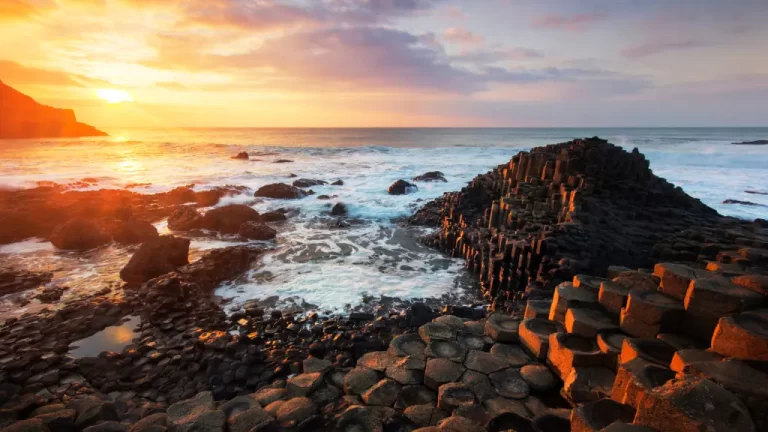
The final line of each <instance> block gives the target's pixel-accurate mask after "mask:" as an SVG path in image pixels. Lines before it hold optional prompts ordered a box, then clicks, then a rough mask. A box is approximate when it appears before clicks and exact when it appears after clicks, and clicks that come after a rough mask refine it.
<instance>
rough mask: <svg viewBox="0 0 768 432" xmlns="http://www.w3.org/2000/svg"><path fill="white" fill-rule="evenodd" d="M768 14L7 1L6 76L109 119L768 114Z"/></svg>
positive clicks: (363, 121) (390, 122)
mask: <svg viewBox="0 0 768 432" xmlns="http://www.w3.org/2000/svg"><path fill="white" fill-rule="evenodd" d="M766 22H768V1H766V0H729V1H724V0H643V1H636V0H602V1H601V0H538V1H525V0H197V1H194V0H0V80H2V81H3V82H4V83H6V84H8V85H11V86H12V87H14V88H17V89H18V90H20V91H22V92H24V93H26V94H28V95H30V96H32V97H34V98H35V99H36V100H38V101H39V102H41V103H45V104H48V105H53V106H58V107H67V108H72V109H74V110H75V111H76V113H77V116H78V119H79V120H81V121H84V122H87V123H89V124H93V125H95V126H97V127H103V128H109V127H176V126H182V127H190V126H200V127H412V126H422V127H475V126H476V127H486V126H487V127H502V126H509V127H580V126H638V127H643V126H768V54H767V53H768V26H766V25H765V23H766ZM121 100H122V101H121ZM118 101H121V102H120V103H115V102H118Z"/></svg>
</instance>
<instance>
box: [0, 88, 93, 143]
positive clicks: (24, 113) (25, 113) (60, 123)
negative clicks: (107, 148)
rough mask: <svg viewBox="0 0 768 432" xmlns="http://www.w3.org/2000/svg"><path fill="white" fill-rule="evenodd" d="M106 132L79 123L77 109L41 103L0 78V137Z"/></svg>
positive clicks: (16, 137) (86, 134)
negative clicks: (54, 106) (76, 115)
mask: <svg viewBox="0 0 768 432" xmlns="http://www.w3.org/2000/svg"><path fill="white" fill-rule="evenodd" d="M106 135H107V134H106V133H104V132H102V131H100V130H98V129H96V128H94V127H93V126H89V125H87V124H85V123H79V122H78V121H77V119H76V118H75V112H74V111H72V110H70V109H60V108H53V107H50V106H47V105H41V104H39V103H37V102H35V100H34V99H32V98H31V97H29V96H27V95H25V94H23V93H21V92H19V91H17V90H14V89H13V88H11V87H9V86H8V85H6V84H4V83H3V82H2V81H0V139H22V138H75V137H88V136H106Z"/></svg>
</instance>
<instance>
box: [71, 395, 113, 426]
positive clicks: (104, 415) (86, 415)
mask: <svg viewBox="0 0 768 432" xmlns="http://www.w3.org/2000/svg"><path fill="white" fill-rule="evenodd" d="M70 406H71V407H72V408H74V409H75V411H76V412H77V418H76V419H75V426H76V427H78V428H81V429H82V428H86V427H88V426H92V425H94V424H96V423H99V422H101V421H117V420H118V417H117V412H116V411H115V407H114V405H112V404H111V403H108V402H104V401H103V400H101V399H99V398H97V397H95V396H88V397H86V398H83V399H80V400H78V401H77V402H75V403H73V404H71V405H70Z"/></svg>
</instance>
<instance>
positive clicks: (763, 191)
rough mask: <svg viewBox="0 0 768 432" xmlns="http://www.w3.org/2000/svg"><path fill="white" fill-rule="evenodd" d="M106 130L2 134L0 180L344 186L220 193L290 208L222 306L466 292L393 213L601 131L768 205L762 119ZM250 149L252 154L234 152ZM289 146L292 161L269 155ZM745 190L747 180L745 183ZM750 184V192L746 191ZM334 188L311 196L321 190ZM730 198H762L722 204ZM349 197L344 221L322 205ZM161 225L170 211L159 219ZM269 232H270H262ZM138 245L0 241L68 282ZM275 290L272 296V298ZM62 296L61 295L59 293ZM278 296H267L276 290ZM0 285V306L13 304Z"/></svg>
mask: <svg viewBox="0 0 768 432" xmlns="http://www.w3.org/2000/svg"><path fill="white" fill-rule="evenodd" d="M107 132H109V133H110V135H111V136H110V137H106V138H95V139H91V138H83V139H75V140H72V139H61V140H59V139H51V140H19V141H0V156H1V157H0V187H6V188H29V187H35V186H36V185H37V184H40V183H39V182H55V183H60V184H69V183H73V182H77V181H79V180H81V179H83V178H92V179H96V180H97V182H96V183H95V184H93V185H90V186H89V185H83V186H82V188H86V189H87V188H91V189H99V188H125V187H127V186H129V185H130V186H131V187H132V190H134V191H136V192H140V193H154V192H162V191H167V190H170V189H172V188H174V187H177V186H182V185H190V184H194V185H195V186H194V187H195V189H197V190H204V189H207V188H212V187H215V186H221V185H244V186H248V187H250V188H252V189H254V190H255V189H257V188H258V187H260V186H263V185H265V184H269V183H276V182H285V183H290V182H292V181H293V180H294V179H293V178H290V175H291V174H295V175H296V176H297V177H298V178H309V179H320V180H324V181H327V182H329V183H330V182H333V181H335V180H342V181H343V182H344V185H343V186H331V185H326V186H319V187H314V188H312V189H313V190H314V191H315V192H316V193H317V195H315V196H310V197H307V198H304V199H301V200H296V201H282V200H266V199H255V198H253V196H252V193H251V194H247V195H245V194H244V195H238V196H234V197H229V198H226V199H224V200H222V202H221V203H220V204H219V205H226V204H230V203H246V204H249V205H252V206H253V207H254V208H255V209H256V210H258V211H260V212H264V211H269V210H273V209H276V208H280V207H285V208H292V209H295V210H296V212H295V213H296V214H295V216H294V217H292V218H291V219H290V221H289V222H287V223H283V224H281V225H279V226H277V227H278V238H277V240H276V242H274V243H269V244H268V246H270V247H272V248H273V249H272V250H271V251H270V252H268V253H267V254H265V256H264V257H263V258H262V260H261V263H260V265H259V266H257V268H255V269H254V270H252V271H251V272H250V273H249V274H248V275H246V276H245V278H243V279H242V280H238V281H237V282H236V283H229V284H226V285H224V286H222V287H220V288H219V289H218V290H217V291H216V293H217V295H220V296H222V297H225V298H231V299H232V302H231V303H230V304H231V305H232V306H231V307H233V308H234V307H237V305H239V304H241V303H242V302H244V301H245V300H248V299H266V298H270V297H271V298H272V301H273V303H274V304H276V305H277V306H280V307H285V306H290V305H294V304H297V305H304V307H305V308H313V309H315V308H316V309H318V310H324V311H329V312H334V311H339V312H343V311H345V310H349V309H350V307H354V305H356V304H359V303H360V302H361V301H365V298H366V296H367V295H371V296H382V295H384V296H390V297H398V298H404V299H410V298H423V297H439V296H443V295H464V294H466V293H467V292H468V291H469V290H471V287H472V281H471V278H468V277H467V275H466V274H465V273H464V272H463V270H462V266H461V262H459V261H457V260H453V259H449V258H447V257H445V256H443V255H441V254H439V253H437V252H435V251H433V250H430V249H427V248H424V247H422V246H420V245H419V244H418V241H417V237H418V236H419V235H420V234H423V231H420V230H416V229H405V228H401V227H398V225H397V224H396V223H395V222H394V219H396V218H398V217H402V216H407V215H409V214H411V213H412V212H413V211H414V210H415V209H417V208H418V207H419V206H420V205H421V204H423V203H424V202H426V201H428V200H430V199H433V198H436V197H438V196H440V195H442V194H443V193H444V192H448V191H454V190H458V189H461V187H463V186H464V185H465V184H466V183H467V182H468V181H470V180H471V179H472V178H473V177H474V176H475V175H477V174H480V173H483V172H486V171H488V170H490V169H492V168H493V167H495V166H496V165H499V164H502V163H506V162H507V161H508V160H509V159H510V158H511V157H512V156H513V155H514V154H516V153H517V152H518V151H521V150H528V149H530V148H531V147H535V146H539V145H545V144H552V143H558V142H563V141H568V140H571V139H573V138H579V137H591V136H595V135H597V136H599V137H601V138H604V139H607V140H609V141H610V142H612V143H614V144H617V145H620V146H622V147H624V148H625V149H627V150H632V148H634V147H637V148H638V149H639V150H640V151H641V152H642V153H643V154H645V156H646V157H647V158H648V159H649V160H650V161H651V169H652V170H653V171H654V173H656V174H657V175H659V176H661V177H664V178H666V179H667V180H668V181H670V182H672V183H674V184H675V185H678V186H680V187H682V188H683V190H685V191H686V192H687V193H688V194H690V195H692V196H694V197H697V198H699V199H701V200H702V201H703V202H704V203H706V204H707V205H709V206H711V207H713V208H715V209H717V211H719V212H720V213H721V214H723V215H728V216H734V217H738V218H744V219H754V218H768V146H744V145H732V144H731V143H732V142H738V141H751V140H757V139H766V138H768V128H578V129H576V128H567V129H566V128H562V129H561V128H547V129H108V130H107ZM241 151H247V152H249V153H250V154H251V161H242V160H234V159H231V158H230V157H231V156H233V155H235V154H236V153H238V152H241ZM279 159H287V160H290V161H292V162H290V163H274V161H276V160H279ZM427 171H442V172H443V173H444V174H445V177H446V179H447V180H448V182H446V183H441V182H440V183H419V184H418V186H419V190H418V191H417V192H416V193H413V194H410V195H406V196H391V195H388V194H387V192H386V190H387V187H388V186H389V185H390V184H392V183H393V182H394V181H396V180H398V179H401V178H402V179H411V178H412V177H414V176H416V175H419V174H423V173H424V172H427ZM747 191H750V192H753V193H748V192H747ZM754 192H756V193H754ZM323 194H325V195H330V196H332V199H331V200H327V201H326V200H318V199H317V198H316V197H317V196H318V195H323ZM726 199H735V200H741V201H749V202H752V203H755V204H757V205H743V204H723V201H724V200H726ZM336 202H343V203H345V204H346V205H347V207H348V208H349V213H350V223H349V226H347V227H343V228H339V227H337V226H335V225H334V224H333V223H331V222H332V220H333V219H332V218H331V217H330V216H329V215H328V212H329V210H330V206H331V205H333V204H334V203H336ZM157 227H158V229H159V230H160V231H161V233H167V232H168V229H167V227H166V226H165V223H164V222H163V223H158V224H157ZM191 240H192V244H191V258H196V257H198V256H200V255H201V254H203V253H205V251H207V250H211V249H214V248H219V247H224V246H228V245H235V244H243V243H244V242H242V241H241V240H240V239H238V238H236V237H226V236H206V237H195V238H192V239H191ZM265 245H266V244H265ZM132 251H133V249H131V248H128V247H122V246H117V245H111V246H108V247H105V248H101V249H98V250H95V251H90V252H87V253H71V252H61V251H56V250H55V249H54V248H53V246H52V245H51V244H50V243H49V242H45V241H42V240H41V239H28V240H25V241H23V242H19V243H14V244H8V245H0V259H2V261H3V262H4V264H3V265H4V266H12V267H16V268H24V269H29V270H37V271H40V270H45V271H53V272H54V280H53V283H56V284H59V285H66V286H68V287H70V291H69V294H67V295H75V294H76V293H82V292H84V291H91V290H93V291H96V290H98V289H101V288H102V287H103V286H105V285H106V284H110V283H116V282H117V281H119V278H118V276H117V273H118V272H119V270H120V268H121V267H122V266H123V265H124V264H125V263H126V262H127V261H128V259H129V258H130V255H131V253H132ZM275 296H277V299H275ZM65 299H66V295H65ZM275 300H276V303H275ZM35 307H36V305H35V303H34V302H33V303H31V304H30V305H27V306H24V307H18V306H16V305H13V304H11V303H9V302H8V301H7V300H4V299H2V298H0V314H1V313H13V314H19V313H23V312H25V311H28V310H31V309H32V308H35Z"/></svg>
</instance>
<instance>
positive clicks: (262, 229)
mask: <svg viewBox="0 0 768 432" xmlns="http://www.w3.org/2000/svg"><path fill="white" fill-rule="evenodd" d="M238 234H240V236H241V237H245V238H247V239H251V240H272V239H274V238H275V237H277V230H275V229H274V228H272V227H270V226H269V225H266V224H263V223H261V222H253V221H251V222H244V223H243V224H242V225H240V230H239V231H238Z"/></svg>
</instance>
